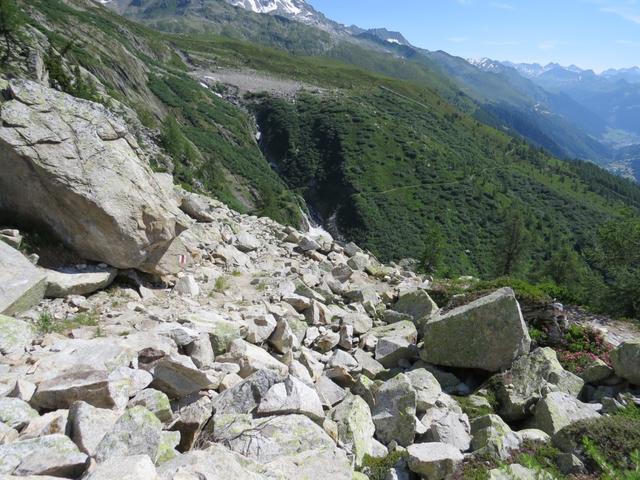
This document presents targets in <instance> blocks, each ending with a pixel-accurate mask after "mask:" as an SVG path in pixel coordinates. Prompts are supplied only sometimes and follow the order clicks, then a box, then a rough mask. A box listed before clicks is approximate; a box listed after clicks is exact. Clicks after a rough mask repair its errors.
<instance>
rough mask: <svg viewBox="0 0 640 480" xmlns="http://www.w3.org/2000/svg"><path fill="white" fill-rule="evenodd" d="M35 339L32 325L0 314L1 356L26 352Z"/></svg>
mask: <svg viewBox="0 0 640 480" xmlns="http://www.w3.org/2000/svg"><path fill="white" fill-rule="evenodd" d="M0 275H2V274H1V273H0ZM0 288H1V287H0ZM34 337H35V332H34V330H33V327H32V326H31V325H29V324H28V323H26V322H23V321H21V320H16V319H15V318H11V317H6V316H4V315H2V314H0V355H9V354H11V353H15V352H20V351H24V349H25V348H26V347H28V346H30V345H31V342H32V341H33V339H34Z"/></svg>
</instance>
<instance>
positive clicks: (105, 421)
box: [67, 402, 120, 457]
mask: <svg viewBox="0 0 640 480" xmlns="http://www.w3.org/2000/svg"><path fill="white" fill-rule="evenodd" d="M119 417H120V414H119V413H117V412H115V411H113V410H107V409H104V408H96V407H94V406H92V405H89V404H88V403H85V402H76V403H74V404H73V405H71V408H70V409H69V418H68V432H67V433H68V435H69V437H70V438H71V439H72V440H73V442H74V443H75V444H76V445H77V446H78V448H79V449H80V450H82V451H83V452H84V453H86V454H87V455H90V456H92V457H93V456H95V454H96V451H97V448H98V444H99V443H100V442H101V441H102V439H103V438H104V436H105V435H106V434H107V432H109V431H110V430H111V429H112V428H113V426H114V425H115V423H116V422H117V421H118V418H119Z"/></svg>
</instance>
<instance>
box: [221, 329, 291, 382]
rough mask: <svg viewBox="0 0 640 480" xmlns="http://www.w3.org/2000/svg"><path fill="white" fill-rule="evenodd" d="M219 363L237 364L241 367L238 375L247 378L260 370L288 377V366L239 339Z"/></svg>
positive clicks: (232, 343)
mask: <svg viewBox="0 0 640 480" xmlns="http://www.w3.org/2000/svg"><path fill="white" fill-rule="evenodd" d="M216 360H217V361H218V362H229V363H236V364H237V365H239V366H240V371H239V372H238V374H239V375H240V376H241V377H242V378H247V377H248V376H250V375H251V374H253V373H255V372H257V371H258V370H271V371H273V372H276V373H279V374H282V375H286V374H287V373H288V368H287V366H286V365H285V364H284V363H282V362H279V361H278V360H276V359H275V358H273V357H272V356H271V355H269V354H268V353H267V352H266V351H264V350H263V349H262V348H260V347H257V346H255V345H252V344H250V343H248V342H245V341H244V340H241V339H238V340H234V341H233V342H231V345H230V347H229V351H228V352H227V353H226V354H224V355H221V356H219V357H218V358H217V359H216Z"/></svg>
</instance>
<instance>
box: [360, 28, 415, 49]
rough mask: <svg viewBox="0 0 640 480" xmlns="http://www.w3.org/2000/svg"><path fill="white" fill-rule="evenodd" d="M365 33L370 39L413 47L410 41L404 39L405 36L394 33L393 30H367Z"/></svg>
mask: <svg viewBox="0 0 640 480" xmlns="http://www.w3.org/2000/svg"><path fill="white" fill-rule="evenodd" d="M363 33H364V34H366V35H368V36H370V37H375V38H376V39H378V40H380V41H383V42H387V43H393V44H396V45H406V46H411V44H410V43H409V40H407V39H406V38H404V35H402V34H401V33H400V32H393V31H391V30H387V29H386V28H371V29H369V30H365V31H364V32H363Z"/></svg>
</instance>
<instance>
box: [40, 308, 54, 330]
mask: <svg viewBox="0 0 640 480" xmlns="http://www.w3.org/2000/svg"><path fill="white" fill-rule="evenodd" d="M54 327H55V320H54V318H53V316H52V315H51V314H50V313H49V312H43V313H41V314H40V316H39V317H38V320H37V321H36V329H37V330H38V332H39V333H43V334H46V333H52V332H54V331H55V328H54Z"/></svg>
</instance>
